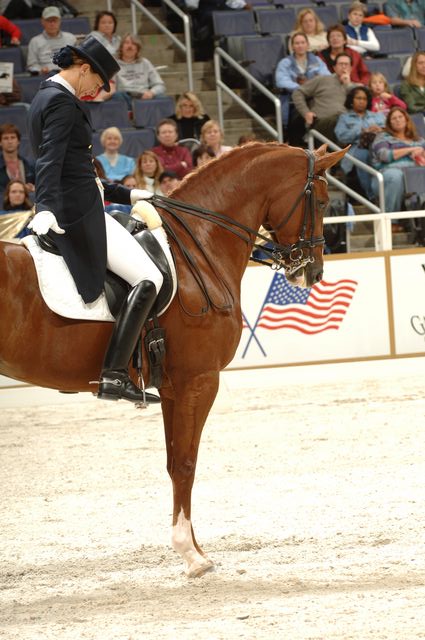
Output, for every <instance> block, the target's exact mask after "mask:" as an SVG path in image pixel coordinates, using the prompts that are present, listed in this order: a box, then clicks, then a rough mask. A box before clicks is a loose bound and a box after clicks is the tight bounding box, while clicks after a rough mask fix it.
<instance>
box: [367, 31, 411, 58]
mask: <svg viewBox="0 0 425 640" xmlns="http://www.w3.org/2000/svg"><path fill="white" fill-rule="evenodd" d="M375 35H376V37H377V38H378V40H379V44H380V45H381V47H380V50H379V52H380V53H382V54H385V55H401V54H407V53H410V54H411V53H414V51H415V50H416V42H415V39H414V32H413V29H411V28H410V27H401V28H399V29H397V28H396V29H395V28H392V29H379V30H375Z"/></svg>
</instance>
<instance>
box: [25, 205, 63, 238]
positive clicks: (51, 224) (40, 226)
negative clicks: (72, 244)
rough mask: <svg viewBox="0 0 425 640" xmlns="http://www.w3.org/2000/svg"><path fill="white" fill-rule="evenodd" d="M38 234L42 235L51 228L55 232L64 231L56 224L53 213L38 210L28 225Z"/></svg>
mask: <svg viewBox="0 0 425 640" xmlns="http://www.w3.org/2000/svg"><path fill="white" fill-rule="evenodd" d="M28 229H32V230H33V231H34V233H36V234H37V235H38V236H44V235H46V233H47V232H48V231H49V229H51V230H52V231H54V232H55V233H65V230H64V229H62V228H61V227H60V226H59V225H58V221H57V220H56V217H55V215H54V214H53V213H52V212H51V211H39V212H38V213H36V214H35V216H34V218H33V219H32V220H31V222H30V223H29V225H28Z"/></svg>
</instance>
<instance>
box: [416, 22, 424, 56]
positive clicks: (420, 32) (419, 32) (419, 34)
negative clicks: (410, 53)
mask: <svg viewBox="0 0 425 640" xmlns="http://www.w3.org/2000/svg"><path fill="white" fill-rule="evenodd" d="M415 32H416V41H417V45H418V51H425V27H421V28H420V29H415Z"/></svg>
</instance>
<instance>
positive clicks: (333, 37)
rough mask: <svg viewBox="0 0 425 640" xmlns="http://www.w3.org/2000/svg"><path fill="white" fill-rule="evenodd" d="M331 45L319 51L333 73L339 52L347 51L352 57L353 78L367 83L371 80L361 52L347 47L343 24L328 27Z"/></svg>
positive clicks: (355, 80) (354, 80)
mask: <svg viewBox="0 0 425 640" xmlns="http://www.w3.org/2000/svg"><path fill="white" fill-rule="evenodd" d="M328 42H329V47H328V48H327V49H324V50H323V51H321V52H320V53H319V56H320V57H321V58H322V60H324V61H325V62H326V65H327V67H328V69H329V71H330V72H331V73H334V66H335V61H336V57H337V55H338V54H339V53H347V54H348V55H349V56H350V58H351V80H352V82H360V83H361V84H365V85H367V83H368V82H369V76H370V73H369V70H368V68H367V66H366V65H365V63H364V60H363V58H362V57H361V55H360V53H357V51H354V50H353V49H350V48H348V47H347V34H346V33H345V29H344V27H343V26H342V24H335V25H333V26H332V27H329V29H328Z"/></svg>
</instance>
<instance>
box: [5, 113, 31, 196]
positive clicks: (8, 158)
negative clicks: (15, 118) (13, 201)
mask: <svg viewBox="0 0 425 640" xmlns="http://www.w3.org/2000/svg"><path fill="white" fill-rule="evenodd" d="M20 140H21V132H20V131H19V129H18V127H16V126H15V125H14V124H3V125H1V126H0V148H1V151H0V189H1V190H3V189H4V188H5V187H6V185H7V183H8V182H9V181H10V180H21V181H22V182H24V183H25V185H26V187H27V189H28V190H29V191H34V164H33V163H32V162H30V161H29V160H26V159H25V158H23V157H22V156H20V155H19V143H20Z"/></svg>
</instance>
